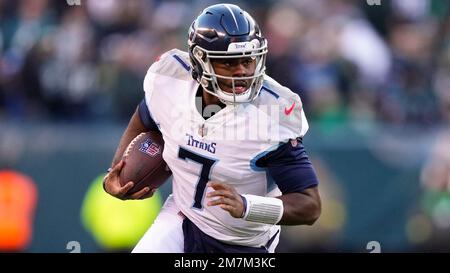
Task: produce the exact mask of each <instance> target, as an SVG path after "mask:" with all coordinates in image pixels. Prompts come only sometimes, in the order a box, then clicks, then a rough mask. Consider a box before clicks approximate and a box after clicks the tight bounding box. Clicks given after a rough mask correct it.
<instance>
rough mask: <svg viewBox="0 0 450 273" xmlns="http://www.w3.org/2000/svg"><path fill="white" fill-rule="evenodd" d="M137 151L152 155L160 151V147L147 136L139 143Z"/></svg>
mask: <svg viewBox="0 0 450 273" xmlns="http://www.w3.org/2000/svg"><path fill="white" fill-rule="evenodd" d="M139 151H141V152H143V153H145V154H147V155H149V156H151V157H153V156H155V155H157V154H159V153H160V152H161V149H160V147H159V145H158V144H155V143H153V141H152V140H151V139H150V138H147V139H146V140H145V141H144V142H142V143H141V146H140V147H139Z"/></svg>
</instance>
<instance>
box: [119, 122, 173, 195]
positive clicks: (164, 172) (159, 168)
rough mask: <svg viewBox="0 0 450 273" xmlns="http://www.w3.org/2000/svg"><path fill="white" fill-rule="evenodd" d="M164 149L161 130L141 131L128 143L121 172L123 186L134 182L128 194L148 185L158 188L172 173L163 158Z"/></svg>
mask: <svg viewBox="0 0 450 273" xmlns="http://www.w3.org/2000/svg"><path fill="white" fill-rule="evenodd" d="M163 151H164V140H163V138H162V135H161V134H160V133H159V132H154V131H150V132H146V133H141V134H139V135H138V136H136V137H135V138H134V139H133V140H132V141H131V142H130V144H128V147H127V149H126V150H125V152H124V154H123V159H124V161H125V166H123V168H122V170H121V172H120V183H121V184H122V186H123V185H125V184H126V183H128V182H129V181H133V182H134V186H133V188H131V189H130V190H129V191H128V193H127V195H131V194H133V193H135V192H138V191H139V190H141V189H142V188H144V187H147V186H148V187H150V189H156V188H158V187H160V186H161V185H162V184H163V183H164V182H165V181H166V180H167V179H168V178H169V177H170V176H171V175H172V173H171V171H170V169H169V168H168V167H167V164H166V162H165V161H164V160H163V158H162V153H163Z"/></svg>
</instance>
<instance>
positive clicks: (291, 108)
mask: <svg viewBox="0 0 450 273" xmlns="http://www.w3.org/2000/svg"><path fill="white" fill-rule="evenodd" d="M294 107H295V101H294V103H293V104H292V105H291V107H290V108H289V109H287V108H286V107H284V113H285V114H286V116H289V115H290V114H291V112H292V110H294Z"/></svg>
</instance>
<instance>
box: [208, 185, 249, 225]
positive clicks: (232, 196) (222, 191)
mask: <svg viewBox="0 0 450 273" xmlns="http://www.w3.org/2000/svg"><path fill="white" fill-rule="evenodd" d="M207 186H208V187H211V188H213V189H214V191H212V192H209V193H208V194H207V195H206V196H207V197H208V198H210V201H208V203H207V205H208V206H220V207H221V208H222V209H224V210H226V211H228V212H229V213H230V215H231V216H233V217H234V218H242V215H243V214H244V203H243V201H242V197H241V195H240V194H239V193H238V192H237V191H236V189H235V188H234V187H233V186H230V185H227V184H224V183H220V182H214V181H210V182H208V184H207Z"/></svg>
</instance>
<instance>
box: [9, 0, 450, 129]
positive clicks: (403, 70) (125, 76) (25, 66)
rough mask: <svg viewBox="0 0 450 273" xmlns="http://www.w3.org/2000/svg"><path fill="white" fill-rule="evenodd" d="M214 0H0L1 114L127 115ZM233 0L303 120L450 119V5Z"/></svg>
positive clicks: (431, 1) (411, 0)
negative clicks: (251, 20)
mask: <svg viewBox="0 0 450 273" xmlns="http://www.w3.org/2000/svg"><path fill="white" fill-rule="evenodd" d="M69 2H75V3H76V1H69ZM217 2H218V1H198V0H194V1H182V0H167V1H163V0H126V1H124V0H101V1H96V0H81V1H80V3H81V5H69V4H68V3H67V1H62V0H17V1H13V0H0V24H1V25H0V27H1V29H0V30H1V31H0V121H1V120H3V121H5V120H13V121H15V120H18V121H23V120H33V121H41V120H64V121H82V122H88V121H95V120H108V121H124V120H127V119H128V118H129V116H130V114H131V113H132V112H133V111H134V109H135V107H136V105H137V104H138V102H139V101H140V100H141V99H142V97H143V93H142V80H143V77H144V75H145V72H146V70H147V68H148V66H149V65H150V64H151V63H152V62H153V61H154V60H155V59H156V58H157V56H158V55H160V54H162V53H163V52H165V51H166V50H169V49H171V48H180V49H183V50H186V48H187V45H186V39H187V31H188V27H189V25H190V23H191V22H192V20H193V18H195V16H196V15H197V14H198V13H199V12H200V11H201V10H202V8H204V7H206V6H207V5H209V4H213V3H217ZM229 2H230V3H237V4H239V5H240V6H242V7H243V8H246V9H247V10H249V11H250V13H251V14H252V15H253V16H254V17H255V18H256V19H257V21H258V22H259V24H260V26H261V28H262V29H263V32H264V33H265V35H266V37H267V38H268V41H269V57H268V62H267V67H268V74H269V75H271V76H272V77H274V78H275V79H276V80H278V81H279V82H280V83H282V84H283V85H286V86H288V87H290V88H291V89H292V90H295V91H296V92H298V93H299V94H300V96H301V97H302V100H303V101H304V104H305V108H306V110H307V113H308V115H309V118H310V119H311V120H313V121H317V122H323V124H325V125H327V126H331V127H332V126H335V125H336V124H342V123H345V122H349V121H350V122H364V123H365V124H375V123H376V122H379V121H381V122H384V123H391V124H405V123H408V124H410V123H413V124H417V125H420V126H432V125H435V124H439V123H441V122H442V121H449V120H450V91H449V90H448V89H450V18H449V16H448V10H449V5H450V4H449V2H448V1H444V0H391V1H388V0H382V1H381V5H379V6H377V5H368V4H367V2H366V1H361V0H333V1H331V0H283V1H275V0H264V1H257V0H251V1H250V0H249V1H239V2H236V1H229Z"/></svg>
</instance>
